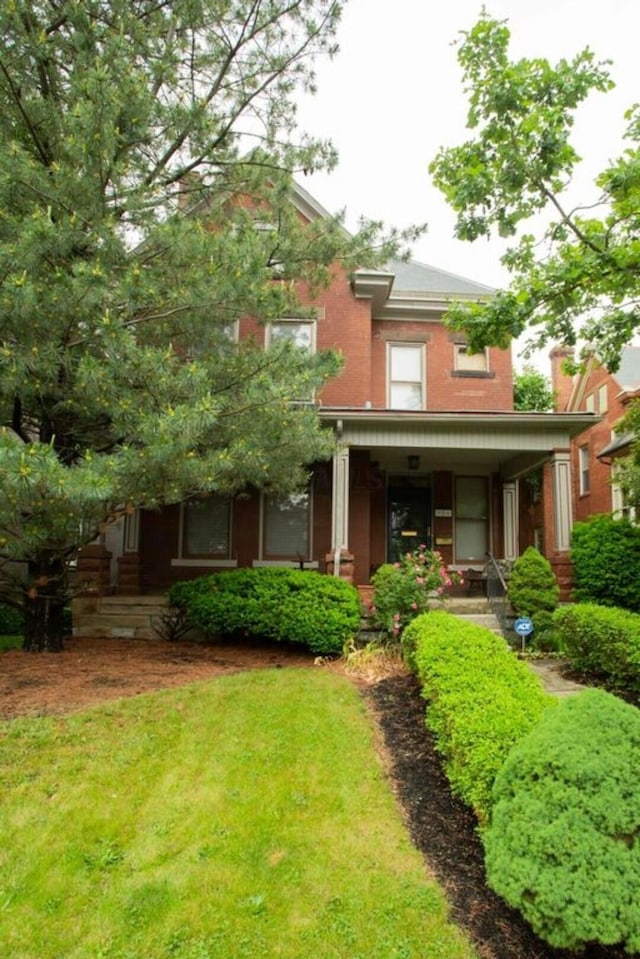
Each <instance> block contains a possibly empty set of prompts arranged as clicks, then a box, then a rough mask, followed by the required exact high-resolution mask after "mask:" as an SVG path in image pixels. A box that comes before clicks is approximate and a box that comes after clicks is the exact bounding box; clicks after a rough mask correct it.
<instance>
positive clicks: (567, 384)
mask: <svg viewBox="0 0 640 959" xmlns="http://www.w3.org/2000/svg"><path fill="white" fill-rule="evenodd" d="M574 356H575V354H574V351H573V348H572V347H570V346H554V347H553V349H552V350H551V352H550V353H549V359H550V360H551V389H552V390H553V395H554V404H553V406H554V410H555V412H556V413H566V412H567V407H568V405H569V400H570V399H571V393H572V392H573V375H572V374H569V373H565V371H564V370H563V368H562V364H563V363H564V361H565V360H573V358H574Z"/></svg>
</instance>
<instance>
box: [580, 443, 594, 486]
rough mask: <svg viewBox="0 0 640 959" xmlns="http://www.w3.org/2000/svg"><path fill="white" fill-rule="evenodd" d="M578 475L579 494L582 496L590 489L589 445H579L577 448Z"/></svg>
mask: <svg viewBox="0 0 640 959" xmlns="http://www.w3.org/2000/svg"><path fill="white" fill-rule="evenodd" d="M578 475H579V478H580V495H581V496H584V494H585V493H588V492H589V491H590V489H591V482H590V478H589V447H588V446H581V447H580V448H579V449H578Z"/></svg>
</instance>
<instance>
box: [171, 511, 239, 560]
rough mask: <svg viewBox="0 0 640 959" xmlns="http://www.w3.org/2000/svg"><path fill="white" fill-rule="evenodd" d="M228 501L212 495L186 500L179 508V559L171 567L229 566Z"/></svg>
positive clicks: (230, 544) (229, 526) (229, 521)
mask: <svg viewBox="0 0 640 959" xmlns="http://www.w3.org/2000/svg"><path fill="white" fill-rule="evenodd" d="M231 516H232V505H231V498H230V497H228V496H218V495H216V494H215V493H211V494H209V495H204V496H198V497H197V498H194V499H190V500H187V501H186V502H185V503H182V505H181V507H180V532H179V543H178V556H177V558H176V559H173V560H172V561H171V565H172V566H189V565H191V566H217V565H223V566H229V565H235V561H233V560H232V559H231V550H232V542H231Z"/></svg>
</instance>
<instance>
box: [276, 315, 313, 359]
mask: <svg viewBox="0 0 640 959" xmlns="http://www.w3.org/2000/svg"><path fill="white" fill-rule="evenodd" d="M283 340H288V341H289V342H290V343H292V344H293V345H294V346H298V347H300V348H301V349H305V350H309V352H310V353H314V352H315V348H316V324H315V321H314V320H298V319H291V320H274V321H273V323H270V324H269V327H268V330H267V342H268V343H269V344H271V343H280V342H282V341H283Z"/></svg>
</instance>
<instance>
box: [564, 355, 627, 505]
mask: <svg viewBox="0 0 640 959" xmlns="http://www.w3.org/2000/svg"><path fill="white" fill-rule="evenodd" d="M566 355H567V354H566V352H564V351H563V350H560V349H555V350H552V352H551V369H552V384H553V389H554V390H555V392H556V396H557V401H556V409H557V410H559V411H561V412H563V413H564V412H567V413H568V412H576V413H579V412H586V413H592V414H596V415H597V421H596V422H595V423H594V424H593V425H592V426H591V427H590V428H588V429H586V430H584V431H583V432H582V433H579V434H578V435H577V436H576V437H575V439H574V440H573V443H572V449H571V461H572V475H573V502H574V515H573V519H574V521H579V520H584V519H587V517H589V516H592V515H594V514H598V513H613V514H614V515H616V516H623V515H627V516H628V515H629V514H630V507H629V505H628V504H627V503H625V502H624V499H623V496H622V492H621V490H620V487H619V486H618V485H617V484H616V483H615V460H616V458H617V457H620V456H624V455H625V454H626V453H628V452H629V443H630V441H631V439H632V437H631V436H629V435H628V434H623V433H621V432H620V429H619V422H620V419H621V418H622V416H623V415H624V414H625V412H626V409H627V407H628V405H629V403H630V402H631V400H634V399H637V398H638V395H639V391H640V347H637V346H627V347H625V348H624V350H623V352H622V356H621V359H620V366H619V369H618V370H617V372H616V373H610V372H609V370H608V369H607V368H606V367H605V366H604V365H603V364H602V363H601V362H600V361H599V359H598V357H597V354H596V353H593V354H592V355H591V356H590V357H589V359H588V360H587V362H586V364H585V366H584V369H583V370H582V371H581V372H580V373H579V374H578V375H576V376H575V377H569V376H567V375H566V374H565V373H564V372H563V370H562V360H563V359H564V357H565V356H566Z"/></svg>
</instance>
